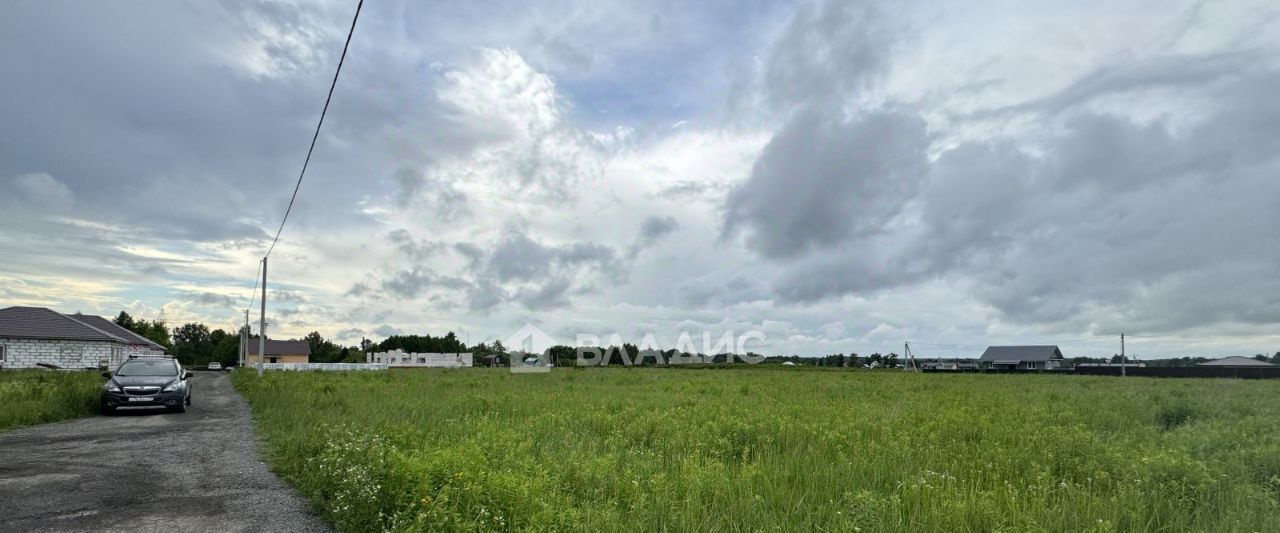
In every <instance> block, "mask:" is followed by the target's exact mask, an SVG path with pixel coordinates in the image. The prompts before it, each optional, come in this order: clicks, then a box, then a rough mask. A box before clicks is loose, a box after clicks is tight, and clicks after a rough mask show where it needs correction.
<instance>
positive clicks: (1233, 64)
mask: <svg viewBox="0 0 1280 533" xmlns="http://www.w3.org/2000/svg"><path fill="white" fill-rule="evenodd" d="M1261 61H1265V54H1261V53H1259V52H1256V51H1233V52H1221V53H1216V54H1205V55H1182V56H1159V57H1152V58H1143V59H1137V60H1134V61H1128V62H1123V63H1119V64H1115V65H1108V66H1104V67H1102V68H1099V69H1097V70H1095V71H1093V72H1090V73H1089V74H1088V75H1086V76H1083V77H1081V78H1080V79H1078V80H1076V81H1075V82H1073V83H1071V84H1070V85H1068V86H1067V87H1065V88H1063V89H1061V90H1059V91H1056V92H1054V93H1053V94H1050V95H1049V96H1046V97H1044V98H1041V99H1038V100H1033V101H1031V102H1026V103H1022V104H1017V105H1013V106H1008V107H1002V108H998V109H994V110H989V111H981V112H978V113H975V115H976V116H990V115H1001V114H1008V113H1014V112H1036V113H1060V112H1062V111H1065V110H1067V109H1069V108H1071V107H1073V106H1077V105H1080V104H1083V103H1087V102H1089V101H1091V100H1093V99H1095V98H1097V97H1099V96H1108V95H1115V94H1121V93H1126V92H1130V91H1140V90H1143V89H1151V88H1157V87H1179V86H1201V85H1204V84H1207V83H1212V82H1215V81H1217V80H1220V79H1230V78H1238V77H1239V76H1241V75H1242V74H1245V73H1247V72H1249V71H1250V70H1251V67H1252V66H1254V65H1257V64H1258V63H1259V62H1261Z"/></svg>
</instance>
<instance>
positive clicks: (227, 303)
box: [187, 292, 238, 308]
mask: <svg viewBox="0 0 1280 533" xmlns="http://www.w3.org/2000/svg"><path fill="white" fill-rule="evenodd" d="M187 297H188V298H190V299H191V301H192V302H195V303H196V304H198V305H207V306H217V307H231V308H234V307H236V306H237V305H238V304H237V302H236V299H235V298H232V297H230V296H227V295H224V294H214V293H211V292H192V293H188V294H187Z"/></svg>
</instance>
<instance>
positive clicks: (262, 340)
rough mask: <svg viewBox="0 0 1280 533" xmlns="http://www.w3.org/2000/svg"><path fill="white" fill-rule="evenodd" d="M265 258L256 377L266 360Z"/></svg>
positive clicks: (264, 261) (260, 372) (265, 262)
mask: <svg viewBox="0 0 1280 533" xmlns="http://www.w3.org/2000/svg"><path fill="white" fill-rule="evenodd" d="M266 354H267V258H266V257H263V258H262V315H261V316H260V317H259V318H258V377H259V378H261V377H262V366H263V365H264V364H265V361H266V359H267V356H266Z"/></svg>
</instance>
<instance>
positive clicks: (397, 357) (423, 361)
mask: <svg viewBox="0 0 1280 533" xmlns="http://www.w3.org/2000/svg"><path fill="white" fill-rule="evenodd" d="M366 359H367V362H369V363H383V364H386V365H389V366H391V367H396V368H399V367H423V368H459V367H469V366H472V357H471V354H470V353H405V352H402V351H400V350H395V351H391V352H376V353H371V354H369V355H368V357H367V358H366Z"/></svg>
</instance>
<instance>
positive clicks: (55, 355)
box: [0, 338, 125, 369]
mask: <svg viewBox="0 0 1280 533" xmlns="http://www.w3.org/2000/svg"><path fill="white" fill-rule="evenodd" d="M0 345H3V346H4V347H5V348H4V352H5V353H4V361H3V362H0V365H3V366H0V368H6V369H10V368H38V367H37V366H36V365H37V364H38V363H47V364H51V365H58V366H60V367H63V368H86V367H97V366H98V362H99V361H101V360H102V359H108V360H109V359H111V358H112V354H113V351H112V349H113V348H115V349H116V351H115V352H114V353H115V354H117V356H118V355H119V354H122V353H123V348H125V346H124V345H122V344H118V343H114V342H102V341H69V340H45V339H9V338H0Z"/></svg>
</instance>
